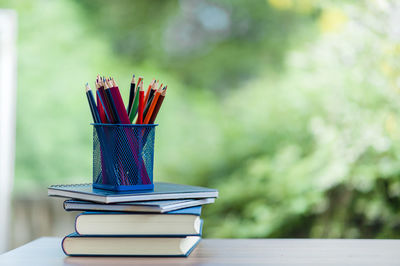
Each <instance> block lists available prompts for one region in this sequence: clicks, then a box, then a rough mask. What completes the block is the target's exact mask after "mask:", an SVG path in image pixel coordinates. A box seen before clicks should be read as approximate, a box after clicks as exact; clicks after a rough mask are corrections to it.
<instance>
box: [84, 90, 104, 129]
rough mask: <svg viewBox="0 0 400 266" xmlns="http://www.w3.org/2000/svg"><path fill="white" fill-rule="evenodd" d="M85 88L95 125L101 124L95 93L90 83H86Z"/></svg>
mask: <svg viewBox="0 0 400 266" xmlns="http://www.w3.org/2000/svg"><path fill="white" fill-rule="evenodd" d="M85 88H86V97H87V99H88V102H89V107H90V111H91V112H92V117H93V121H94V122H95V123H101V119H100V115H99V111H98V110H97V107H96V102H95V101H94V97H93V93H92V90H91V89H90V87H89V84H88V83H86V85H85Z"/></svg>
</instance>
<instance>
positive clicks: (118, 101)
mask: <svg viewBox="0 0 400 266" xmlns="http://www.w3.org/2000/svg"><path fill="white" fill-rule="evenodd" d="M109 84H110V86H111V88H110V92H111V95H112V97H113V100H114V104H115V108H116V111H117V113H118V117H119V119H120V123H121V124H130V123H131V121H130V120H129V116H128V113H127V112H126V109H125V105H124V101H123V100H122V97H121V93H120V92H119V88H118V86H117V83H116V82H115V80H114V79H113V78H111V80H109Z"/></svg>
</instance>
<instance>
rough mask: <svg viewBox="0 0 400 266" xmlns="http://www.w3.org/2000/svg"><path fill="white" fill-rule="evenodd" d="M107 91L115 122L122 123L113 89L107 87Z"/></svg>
mask: <svg viewBox="0 0 400 266" xmlns="http://www.w3.org/2000/svg"><path fill="white" fill-rule="evenodd" d="M105 91H106V95H107V100H108V102H109V104H110V111H111V113H112V116H113V118H114V121H113V123H114V124H119V123H121V120H120V118H119V117H118V113H117V109H116V108H115V103H114V99H113V97H112V95H111V91H110V89H108V88H107V89H105Z"/></svg>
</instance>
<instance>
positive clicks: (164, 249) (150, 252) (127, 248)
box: [61, 233, 201, 257]
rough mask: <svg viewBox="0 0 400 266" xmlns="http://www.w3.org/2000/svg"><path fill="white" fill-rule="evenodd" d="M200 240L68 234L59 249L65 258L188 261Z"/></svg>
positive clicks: (197, 237) (186, 237) (185, 237)
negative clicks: (143, 257) (126, 257)
mask: <svg viewBox="0 0 400 266" xmlns="http://www.w3.org/2000/svg"><path fill="white" fill-rule="evenodd" d="M200 239H201V237H200V236H182V237H111V236H109V237H104V236H79V235H78V234H76V233H73V234H70V235H68V236H66V237H64V239H63V240H62V243H61V246H62V249H63V251H64V253H65V254H66V255H68V256H174V257H176V256H182V257H187V256H188V255H189V254H190V253H191V251H192V250H193V249H194V248H195V247H196V245H197V244H198V243H199V242H200Z"/></svg>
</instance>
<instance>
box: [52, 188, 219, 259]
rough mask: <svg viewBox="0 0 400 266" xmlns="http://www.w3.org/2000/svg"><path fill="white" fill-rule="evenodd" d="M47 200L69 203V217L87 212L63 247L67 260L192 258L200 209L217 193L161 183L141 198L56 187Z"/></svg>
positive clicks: (80, 216) (66, 206) (200, 224)
mask: <svg viewBox="0 0 400 266" xmlns="http://www.w3.org/2000/svg"><path fill="white" fill-rule="evenodd" d="M48 195H49V196H56V197H66V198H70V199H68V200H66V201H64V209H65V210H66V211H84V212H82V213H80V214H78V216H77V217H76V219H75V232H74V233H72V234H70V235H68V236H66V237H65V238H64V239H63V241H62V248H63V251H64V252H65V254H66V255H70V256H188V255H189V254H190V253H191V251H192V250H193V249H194V248H195V247H196V245H197V244H198V243H199V241H200V240H201V233H202V228H203V221H202V220H201V219H200V214H201V208H202V205H204V204H210V203H213V202H214V201H215V198H216V197H217V196H218V191H217V190H215V189H209V188H203V187H196V186H188V185H178V184H171V183H161V182H160V183H155V185H154V191H143V192H142V191H140V192H114V191H107V190H100V189H94V188H93V187H92V184H77V185H54V186H50V187H49V188H48Z"/></svg>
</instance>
